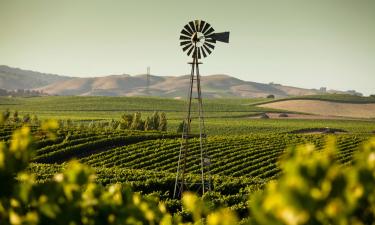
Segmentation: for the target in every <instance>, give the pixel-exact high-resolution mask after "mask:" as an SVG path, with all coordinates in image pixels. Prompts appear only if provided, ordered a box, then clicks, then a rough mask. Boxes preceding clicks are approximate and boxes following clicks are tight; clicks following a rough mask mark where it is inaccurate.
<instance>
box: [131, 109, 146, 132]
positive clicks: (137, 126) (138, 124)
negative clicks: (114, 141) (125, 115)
mask: <svg viewBox="0 0 375 225" xmlns="http://www.w3.org/2000/svg"><path fill="white" fill-rule="evenodd" d="M130 129H132V130H144V122H143V121H142V114H141V113H140V112H136V113H134V116H133V121H132V123H131V126H130Z"/></svg>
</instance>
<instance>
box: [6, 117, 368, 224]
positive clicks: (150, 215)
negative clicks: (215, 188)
mask: <svg viewBox="0 0 375 225" xmlns="http://www.w3.org/2000/svg"><path fill="white" fill-rule="evenodd" d="M41 127H42V128H43V131H44V132H46V133H49V135H48V136H49V137H54V132H55V130H56V129H57V127H58V126H57V123H56V122H54V121H47V122H45V123H43V124H42V125H41ZM32 144H33V138H32V135H31V133H30V128H29V127H22V128H20V129H18V130H16V131H15V132H14V133H13V135H12V137H11V139H10V141H9V142H7V143H4V142H1V143H0V183H1V185H0V224H164V225H168V224H208V225H219V224H228V225H229V224H237V223H238V222H239V221H238V218H237V216H236V215H235V214H234V213H233V212H232V211H231V210H230V209H220V208H219V209H215V210H212V208H211V207H210V206H209V204H207V203H206V202H205V201H203V200H202V199H201V198H199V197H197V196H196V195H194V194H192V193H185V194H184V195H183V199H182V203H183V212H181V213H179V214H175V215H171V214H170V213H168V212H167V210H166V206H165V204H164V203H163V202H162V201H159V200H158V199H157V198H156V197H153V196H147V197H142V196H140V195H139V194H138V193H132V192H131V191H130V190H129V189H128V188H126V187H123V186H121V185H120V184H114V185H110V186H107V187H103V186H101V185H99V184H97V183H95V173H94V172H93V170H92V169H90V168H89V167H88V166H85V165H82V164H80V163H78V162H76V161H72V162H70V163H69V165H68V168H67V169H66V170H65V171H64V172H63V173H58V174H56V175H55V176H54V178H53V179H52V180H50V181H46V182H44V183H37V182H36V181H35V177H34V175H33V174H29V173H27V172H26V171H25V169H26V167H27V166H28V164H29V160H30V158H31V157H32V156H33V154H34V151H33V147H32V146H33V145H32ZM336 156H337V155H336V147H335V141H334V139H329V140H328V141H327V144H326V146H325V148H324V149H323V150H319V151H318V150H316V149H315V147H314V146H313V145H304V146H299V147H294V148H291V149H289V150H288V151H287V153H286V154H284V156H283V157H282V160H281V161H280V167H281V168H282V170H283V173H282V175H281V176H280V177H279V179H278V180H277V181H272V182H270V183H268V184H267V185H266V187H265V189H264V190H263V191H260V192H258V193H256V194H255V195H253V196H251V198H250V209H249V210H250V218H248V219H246V220H243V221H241V223H243V224H246V223H248V224H374V221H375V139H371V140H370V141H369V142H368V143H367V144H365V145H364V146H363V148H362V151H360V152H358V153H356V156H355V160H354V162H353V165H351V166H345V167H344V166H342V165H341V164H339V163H337V162H336ZM184 215H187V216H184Z"/></svg>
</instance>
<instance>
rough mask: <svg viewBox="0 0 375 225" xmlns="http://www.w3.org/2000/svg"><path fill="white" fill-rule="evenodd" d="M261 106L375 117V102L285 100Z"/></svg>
mask: <svg viewBox="0 0 375 225" xmlns="http://www.w3.org/2000/svg"><path fill="white" fill-rule="evenodd" d="M260 106H261V107H266V108H272V109H283V110H289V111H295V112H302V113H311V114H316V115H323V116H340V117H353V118H375V103H369V104H352V103H337V102H328V101H319V100H285V101H280V102H272V103H267V104H262V105H260Z"/></svg>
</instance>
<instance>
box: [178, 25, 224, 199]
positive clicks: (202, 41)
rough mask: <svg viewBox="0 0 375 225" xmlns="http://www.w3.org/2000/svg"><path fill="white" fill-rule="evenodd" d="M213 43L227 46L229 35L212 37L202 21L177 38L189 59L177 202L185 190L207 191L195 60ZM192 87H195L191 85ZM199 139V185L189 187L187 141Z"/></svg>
mask: <svg viewBox="0 0 375 225" xmlns="http://www.w3.org/2000/svg"><path fill="white" fill-rule="evenodd" d="M216 42H225V43H229V32H222V33H215V30H214V28H212V26H211V25H210V24H209V23H207V22H205V21H203V20H194V21H190V22H189V23H188V24H186V25H185V26H184V28H183V29H182V30H181V34H180V46H181V47H182V50H183V51H184V52H186V54H187V55H188V56H191V57H192V58H193V62H191V63H189V64H191V75H190V85H189V92H188V107H187V116H186V117H185V119H184V121H183V123H182V139H181V147H180V153H179V157H178V162H177V172H176V181H175V186H174V192H173V197H174V198H180V197H181V195H182V193H183V192H184V191H186V190H187V189H195V190H196V191H197V192H201V193H202V194H204V193H206V192H208V191H211V189H212V187H211V170H210V166H211V157H210V156H209V154H208V152H207V148H206V142H207V140H206V137H207V135H206V128H205V123H204V115H203V102H202V90H201V85H200V79H201V78H200V74H199V64H201V63H200V62H198V60H199V59H201V58H205V57H207V56H208V55H210V54H211V53H212V51H213V50H214V48H215V44H216ZM194 83H195V85H194ZM195 88H196V94H197V97H193V89H195ZM193 99H194V100H197V104H198V107H197V108H195V109H197V111H198V112H197V113H198V118H199V134H197V133H194V132H193V130H192V126H191V122H192V118H195V117H194V116H193V115H192V114H193V110H192V109H194V108H193V107H192V104H193ZM198 135H199V149H200V154H199V158H200V159H199V161H200V170H201V181H200V182H199V183H191V182H188V181H187V179H186V176H185V175H186V172H187V171H189V169H190V168H188V165H189V163H188V162H187V161H188V160H191V161H194V159H192V156H189V159H188V155H189V149H190V150H191V148H192V147H193V146H191V145H192V144H193V143H191V142H192V141H190V140H191V138H194V137H197V136H198Z"/></svg>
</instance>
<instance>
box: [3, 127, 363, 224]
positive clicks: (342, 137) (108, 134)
mask: <svg viewBox="0 0 375 225" xmlns="http://www.w3.org/2000/svg"><path fill="white" fill-rule="evenodd" d="M13 130H14V127H12V126H9V125H8V126H4V127H3V129H2V133H1V139H2V140H5V141H7V140H8V139H9V138H10V134H11V133H12V131H13ZM31 130H32V133H34V135H35V137H36V141H35V149H36V151H35V152H36V155H35V156H34V157H33V158H32V162H33V163H32V164H31V165H30V167H29V171H31V172H32V173H34V174H36V175H37V180H38V181H39V182H45V181H48V180H49V179H51V178H52V177H53V175H54V174H56V173H57V172H61V171H63V170H64V168H65V167H66V163H65V162H67V161H69V160H71V159H77V160H79V161H80V162H81V163H83V164H86V165H89V166H91V167H93V168H94V169H95V171H96V173H97V176H98V178H97V182H99V183H101V184H103V185H104V186H106V185H109V184H115V183H122V184H125V185H127V186H130V187H131V188H132V190H134V191H139V192H141V193H143V194H145V195H157V196H159V198H161V199H164V200H165V201H166V206H167V208H168V209H169V210H170V211H171V212H178V211H179V210H181V203H180V202H179V201H177V200H173V199H172V193H173V187H174V181H175V170H176V167H177V157H178V152H179V148H180V139H179V137H180V135H178V134H173V133H165V132H157V131H149V132H144V131H130V130H113V129H99V128H96V129H87V128H86V129H78V128H75V127H73V128H63V129H59V130H57V132H56V137H55V139H54V140H51V139H49V138H47V137H46V136H44V134H43V133H42V132H41V131H40V129H39V128H38V127H35V126H34V127H32V129H31ZM335 136H336V141H337V147H338V149H339V153H338V155H337V160H338V161H339V162H340V163H341V164H342V165H343V166H345V165H349V164H350V163H351V161H352V154H353V152H355V151H356V149H358V148H359V146H360V145H361V143H363V142H364V141H365V140H367V139H368V138H369V135H366V134H337V135H335ZM326 138H327V135H325V134H289V133H283V132H280V133H277V132H274V133H269V132H267V133H263V134H262V133H252V134H248V135H232V136H224V135H215V136H212V137H209V138H208V145H207V150H208V152H209V154H210V156H211V157H212V158H211V162H212V165H211V173H212V175H213V176H212V183H213V187H214V192H212V193H209V194H207V195H206V196H204V198H205V199H209V200H210V201H211V202H212V203H213V204H214V205H216V206H229V207H231V208H232V209H233V210H235V211H236V212H237V214H239V215H241V216H242V217H245V216H247V215H248V211H247V199H248V196H249V195H250V194H251V193H253V192H254V191H256V190H259V189H262V188H263V186H264V185H265V184H266V183H268V182H269V181H270V180H273V179H277V177H278V176H279V175H280V167H279V165H278V160H279V158H280V156H281V155H282V154H283V152H284V151H285V150H286V149H287V148H288V147H291V146H296V145H300V144H307V143H312V144H314V145H316V146H317V149H322V148H324V145H325V142H326ZM199 154H200V153H199V140H198V139H192V141H191V152H190V154H189V160H188V162H189V163H188V164H187V171H188V173H189V176H188V180H190V183H198V182H199V179H200V177H199V169H200V168H199ZM191 188H192V189H194V187H193V186H191Z"/></svg>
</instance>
